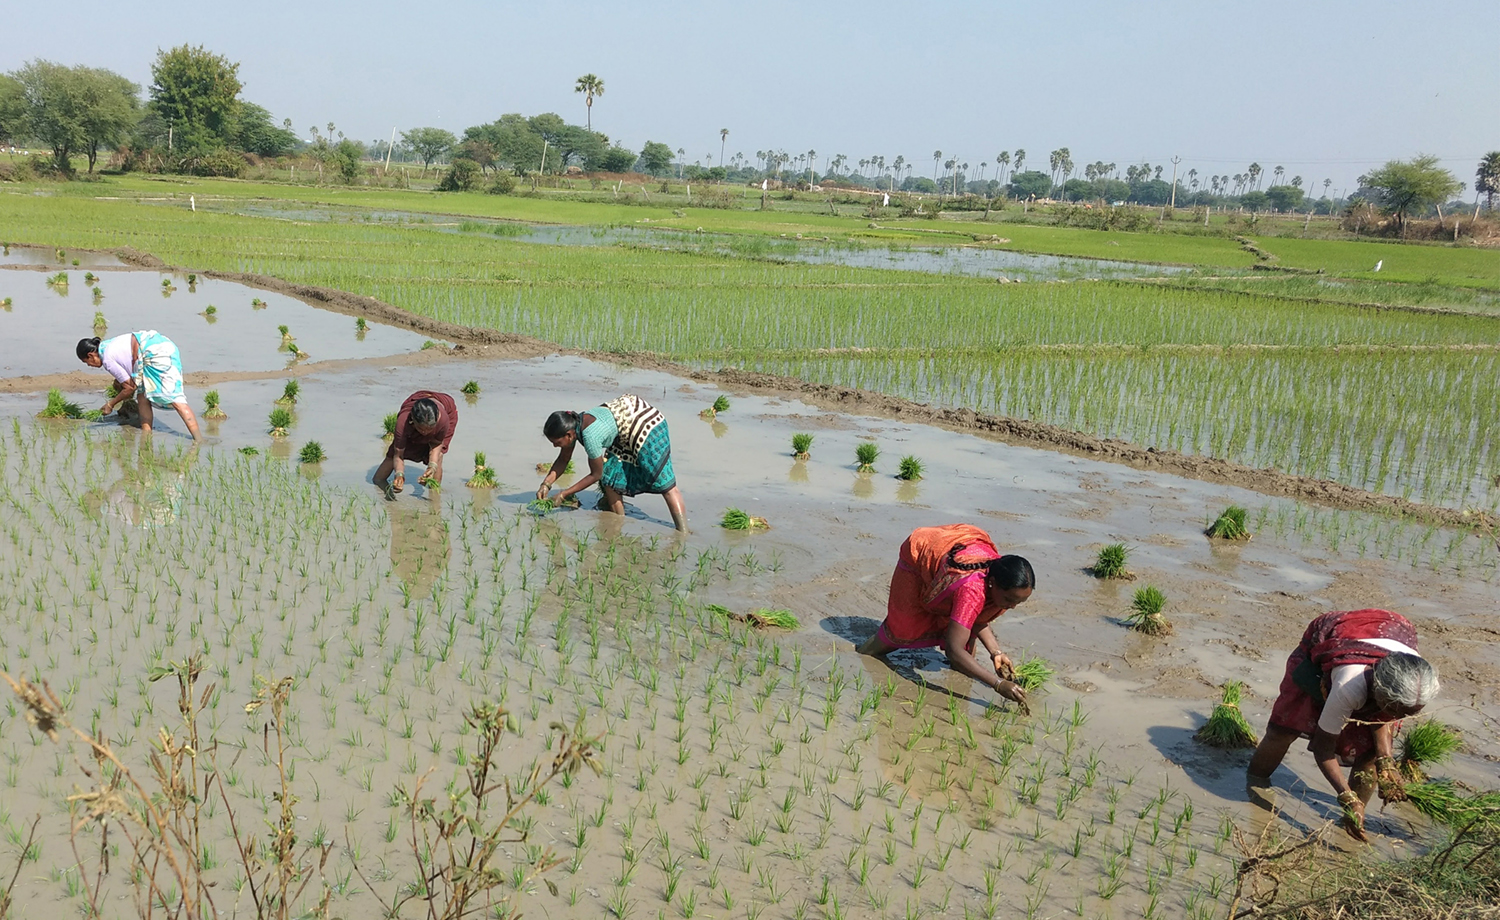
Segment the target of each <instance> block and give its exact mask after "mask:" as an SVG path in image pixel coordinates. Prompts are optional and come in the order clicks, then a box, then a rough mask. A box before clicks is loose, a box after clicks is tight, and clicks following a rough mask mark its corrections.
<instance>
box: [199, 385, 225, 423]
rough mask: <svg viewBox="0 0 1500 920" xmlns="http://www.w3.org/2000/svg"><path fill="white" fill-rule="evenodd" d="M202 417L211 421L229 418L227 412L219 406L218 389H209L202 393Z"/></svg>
mask: <svg viewBox="0 0 1500 920" xmlns="http://www.w3.org/2000/svg"><path fill="white" fill-rule="evenodd" d="M203 406H204V409H203V417H204V418H206V419H208V420H209V421H211V422H217V421H219V420H220V419H226V418H229V414H228V413H227V412H225V411H224V410H223V409H221V408H219V391H218V390H209V391H208V392H207V393H204V394H203Z"/></svg>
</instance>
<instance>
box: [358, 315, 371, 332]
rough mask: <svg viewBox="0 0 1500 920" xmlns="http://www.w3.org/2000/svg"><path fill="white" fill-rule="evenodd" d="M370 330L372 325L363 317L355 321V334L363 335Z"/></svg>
mask: <svg viewBox="0 0 1500 920" xmlns="http://www.w3.org/2000/svg"><path fill="white" fill-rule="evenodd" d="M369 328H370V324H369V323H367V322H365V318H364V317H363V316H361V317H358V318H356V319H355V320H354V331H355V332H359V333H363V332H365V331H366V330H368V329H369Z"/></svg>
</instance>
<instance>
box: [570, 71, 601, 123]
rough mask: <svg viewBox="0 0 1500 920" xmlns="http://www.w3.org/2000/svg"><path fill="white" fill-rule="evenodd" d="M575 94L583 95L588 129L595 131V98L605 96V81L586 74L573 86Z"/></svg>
mask: <svg viewBox="0 0 1500 920" xmlns="http://www.w3.org/2000/svg"><path fill="white" fill-rule="evenodd" d="M573 92H575V93H583V104H584V107H585V112H587V115H588V121H587V127H588V129H589V130H590V131H592V130H594V97H595V96H602V95H604V81H603V80H601V79H599V78H598V77H596V76H594V75H593V74H591V73H586V74H584V75H583V76H581V77H579V78H578V80H577V82H575V83H574V84H573Z"/></svg>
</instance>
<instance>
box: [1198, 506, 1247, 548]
mask: <svg viewBox="0 0 1500 920" xmlns="http://www.w3.org/2000/svg"><path fill="white" fill-rule="evenodd" d="M1206 533H1207V534H1208V535H1209V536H1210V537H1213V538H1214V539H1216V540H1248V539H1250V531H1249V529H1248V528H1246V527H1245V509H1244V508H1241V507H1240V506H1239V505H1230V506H1229V507H1228V508H1225V509H1224V510H1223V512H1221V513H1220V514H1219V516H1218V517H1217V518H1215V519H1214V522H1213V523H1212V524H1210V525H1208V530H1207V531H1206Z"/></svg>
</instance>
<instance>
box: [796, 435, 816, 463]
mask: <svg viewBox="0 0 1500 920" xmlns="http://www.w3.org/2000/svg"><path fill="white" fill-rule="evenodd" d="M812 444H813V436H812V435H810V434H808V433H806V432H804V431H799V432H797V433H796V434H794V435H792V456H793V457H796V458H797V459H798V460H806V459H808V458H810V457H811V456H812V454H810V453H808V451H810V450H811V449H812Z"/></svg>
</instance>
